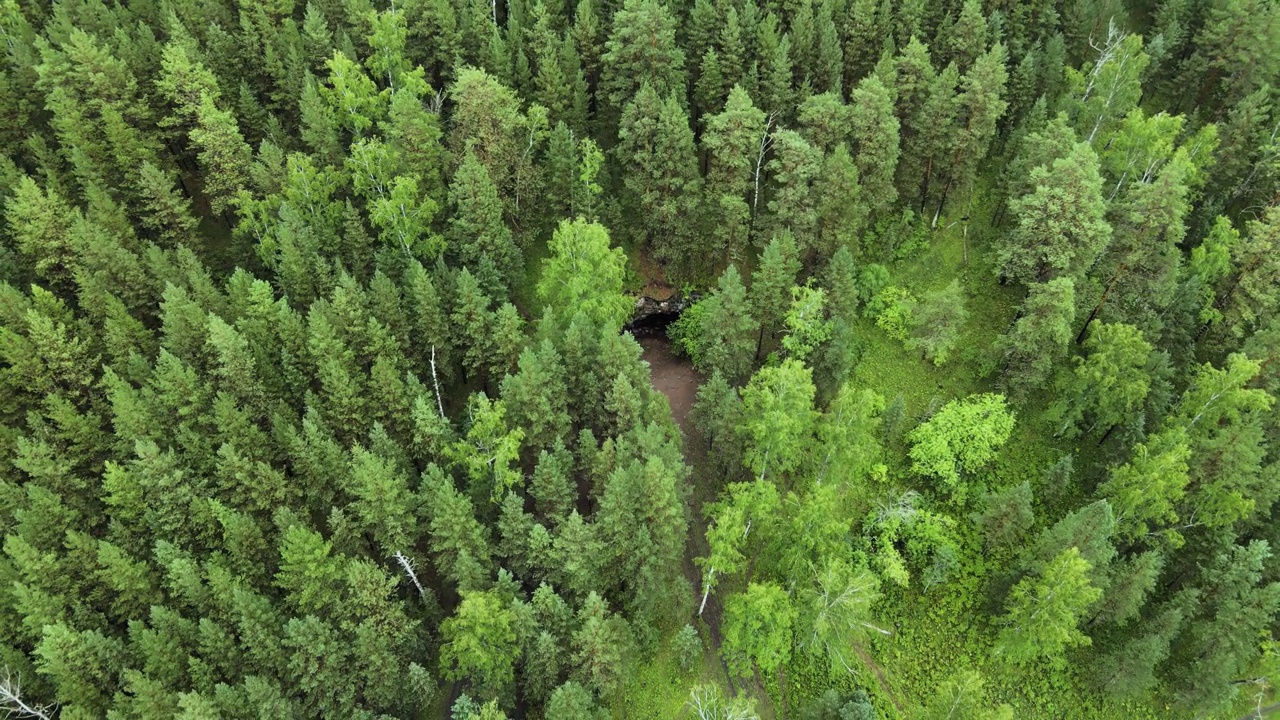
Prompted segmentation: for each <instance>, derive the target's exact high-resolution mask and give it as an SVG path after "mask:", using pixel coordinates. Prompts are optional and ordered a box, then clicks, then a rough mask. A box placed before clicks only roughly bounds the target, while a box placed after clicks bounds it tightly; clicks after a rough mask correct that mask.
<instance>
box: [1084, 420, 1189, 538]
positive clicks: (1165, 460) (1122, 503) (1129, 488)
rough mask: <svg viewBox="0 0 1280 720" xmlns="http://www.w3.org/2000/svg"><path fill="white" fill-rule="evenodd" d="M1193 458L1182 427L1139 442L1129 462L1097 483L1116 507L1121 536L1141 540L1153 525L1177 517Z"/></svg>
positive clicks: (1161, 523)
mask: <svg viewBox="0 0 1280 720" xmlns="http://www.w3.org/2000/svg"><path fill="white" fill-rule="evenodd" d="M1190 457H1191V449H1190V448H1189V447H1188V446H1187V437H1186V433H1185V432H1184V431H1183V430H1182V429H1181V428H1173V429H1170V430H1166V431H1164V432H1162V433H1160V434H1158V435H1153V436H1152V437H1151V438H1149V439H1148V440H1147V442H1145V443H1139V444H1138V445H1136V446H1135V447H1134V448H1133V454H1132V455H1131V456H1130V458H1129V461H1128V462H1127V463H1125V464H1124V465H1121V466H1120V467H1118V468H1115V469H1114V470H1112V471H1111V476H1110V477H1109V478H1108V479H1107V481H1106V482H1104V483H1102V485H1100V486H1098V493H1099V494H1100V495H1103V496H1104V497H1106V498H1107V499H1108V500H1109V501H1110V502H1111V506H1112V507H1113V508H1115V511H1116V525H1117V526H1118V532H1119V533H1120V534H1121V535H1122V536H1124V537H1128V538H1132V539H1138V538H1141V537H1142V536H1144V535H1146V534H1147V532H1148V531H1149V530H1151V529H1152V527H1151V526H1152V525H1156V526H1157V527H1158V526H1159V525H1163V524H1167V523H1169V522H1170V521H1173V520H1176V519H1177V512H1176V511H1175V507H1176V506H1177V505H1178V503H1179V501H1181V499H1182V496H1183V493H1184V492H1185V490H1186V486H1187V483H1188V482H1189V480H1190V478H1188V476H1187V460H1189V459H1190ZM1175 535H1176V533H1175Z"/></svg>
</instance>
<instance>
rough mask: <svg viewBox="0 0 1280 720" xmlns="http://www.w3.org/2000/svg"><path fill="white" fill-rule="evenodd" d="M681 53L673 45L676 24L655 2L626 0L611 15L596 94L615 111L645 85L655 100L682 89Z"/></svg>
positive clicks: (682, 57) (675, 45)
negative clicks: (599, 94)
mask: <svg viewBox="0 0 1280 720" xmlns="http://www.w3.org/2000/svg"><path fill="white" fill-rule="evenodd" d="M684 60H685V57H684V52H683V51H681V50H680V48H679V46H678V45H677V44H676V21H675V18H673V17H672V16H671V13H670V11H669V10H668V9H667V8H666V7H665V6H664V5H662V4H661V3H659V2H657V0H627V1H626V2H625V3H624V4H623V6H622V7H621V8H619V9H618V11H617V12H616V13H614V15H613V27H612V28H611V30H610V32H609V34H608V39H607V40H606V41H605V44H604V54H603V55H602V56H601V78H600V92H601V93H602V95H603V96H604V98H605V99H606V100H607V101H608V104H609V105H610V106H612V107H615V108H621V107H622V106H623V105H625V104H626V103H628V102H630V101H631V99H632V98H634V97H636V96H637V94H638V93H639V92H640V91H641V88H643V87H644V86H645V85H646V84H647V85H648V86H649V87H650V89H651V90H652V91H653V92H654V94H656V95H657V96H658V97H666V96H668V95H670V94H671V93H672V92H674V91H676V90H678V89H681V90H682V89H683V88H684V86H685V76H684Z"/></svg>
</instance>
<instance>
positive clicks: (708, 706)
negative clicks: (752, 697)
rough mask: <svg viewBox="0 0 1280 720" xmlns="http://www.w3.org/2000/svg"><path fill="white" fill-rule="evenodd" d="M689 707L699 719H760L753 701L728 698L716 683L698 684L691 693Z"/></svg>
mask: <svg viewBox="0 0 1280 720" xmlns="http://www.w3.org/2000/svg"><path fill="white" fill-rule="evenodd" d="M688 707H689V709H691V710H692V711H693V715H694V717H696V718H698V720H760V716H759V715H758V714H756V711H755V708H753V707H752V705H751V702H750V701H747V700H744V699H742V698H734V699H727V698H725V696H724V693H723V692H722V691H721V690H720V688H719V687H717V686H715V685H698V686H696V687H694V688H693V690H692V691H691V692H690V693H689V702H688Z"/></svg>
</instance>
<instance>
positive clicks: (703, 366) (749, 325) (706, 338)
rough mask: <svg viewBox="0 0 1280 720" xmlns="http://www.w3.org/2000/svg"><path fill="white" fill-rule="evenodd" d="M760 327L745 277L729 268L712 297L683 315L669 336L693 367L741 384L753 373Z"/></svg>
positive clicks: (733, 268)
mask: <svg viewBox="0 0 1280 720" xmlns="http://www.w3.org/2000/svg"><path fill="white" fill-rule="evenodd" d="M758 328H759V323H757V322H756V321H755V319H754V318H752V316H751V314H750V305H749V303H748V301H747V290H746V288H745V287H743V285H742V278H741V276H740V275H739V274H738V269H737V267H735V266H733V265H730V266H729V267H727V268H725V271H724V273H723V274H721V276H720V281H719V282H718V283H717V285H716V289H715V291H714V292H713V293H712V294H711V295H710V297H706V298H703V299H702V300H700V301H698V302H697V303H695V304H694V305H693V306H692V307H690V308H688V309H686V310H685V311H684V312H683V313H681V315H680V319H679V320H677V321H676V323H675V324H674V325H673V326H672V328H671V330H670V333H671V336H672V338H673V339H674V340H675V342H677V343H678V344H679V345H680V347H681V348H682V349H683V350H684V351H685V352H686V353H687V354H688V355H689V357H690V358H691V359H692V360H693V365H694V367H696V368H698V369H699V370H700V371H702V372H704V373H707V374H709V375H714V374H716V373H720V374H721V375H722V376H723V377H724V378H726V379H728V380H730V381H733V382H738V381H740V380H741V379H742V378H744V377H746V376H747V374H748V373H749V372H750V371H751V364H752V359H753V356H754V354H755V341H756V338H755V335H756V332H757V330H758Z"/></svg>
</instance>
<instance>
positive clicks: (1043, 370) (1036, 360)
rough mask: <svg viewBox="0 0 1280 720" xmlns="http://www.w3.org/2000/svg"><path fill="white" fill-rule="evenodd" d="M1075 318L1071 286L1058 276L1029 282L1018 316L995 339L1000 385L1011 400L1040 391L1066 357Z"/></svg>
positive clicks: (1073, 295)
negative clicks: (1044, 281)
mask: <svg viewBox="0 0 1280 720" xmlns="http://www.w3.org/2000/svg"><path fill="white" fill-rule="evenodd" d="M1074 317H1075V283H1074V282H1073V281H1072V280H1071V278H1067V277H1062V278H1056V279H1054V280H1050V281H1049V282H1047V283H1033V284H1032V285H1031V288H1030V290H1029V291H1028V293H1027V299H1026V301H1025V302H1024V303H1023V305H1022V310H1021V312H1020V317H1019V318H1018V319H1017V320H1015V321H1014V323H1013V325H1012V327H1010V328H1009V329H1008V331H1006V332H1005V334H1003V335H1001V336H1000V337H999V338H997V339H996V342H995V344H994V346H993V349H994V350H995V352H997V353H999V355H1000V364H1001V367H1002V368H1003V370H1004V383H1005V385H1006V386H1007V387H1008V388H1009V390H1010V391H1011V394H1013V395H1014V396H1015V397H1022V396H1025V395H1027V394H1029V393H1031V392H1033V391H1035V390H1037V389H1039V388H1042V387H1043V386H1044V384H1045V382H1047V381H1048V380H1049V378H1050V377H1052V375H1053V369H1054V365H1055V364H1057V363H1058V362H1059V361H1060V360H1061V359H1062V358H1063V357H1064V356H1066V354H1067V348H1068V346H1069V345H1070V342H1071V333H1072V331H1073V328H1072V326H1071V325H1072V319H1073V318H1074Z"/></svg>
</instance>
